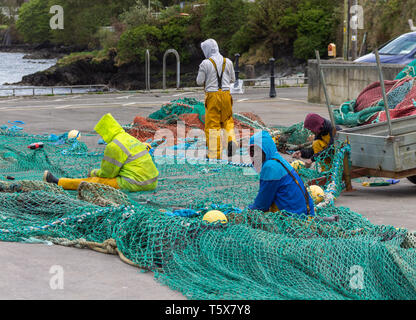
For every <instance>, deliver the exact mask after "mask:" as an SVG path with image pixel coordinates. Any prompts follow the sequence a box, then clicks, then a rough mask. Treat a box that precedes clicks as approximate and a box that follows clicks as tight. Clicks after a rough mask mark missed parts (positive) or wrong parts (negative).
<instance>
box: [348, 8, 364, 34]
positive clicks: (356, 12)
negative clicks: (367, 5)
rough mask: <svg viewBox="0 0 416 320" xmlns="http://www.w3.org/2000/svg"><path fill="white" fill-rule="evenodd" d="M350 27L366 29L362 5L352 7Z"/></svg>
mask: <svg viewBox="0 0 416 320" xmlns="http://www.w3.org/2000/svg"><path fill="white" fill-rule="evenodd" d="M350 14H351V19H350V28H351V29H353V30H357V29H364V9H363V7H362V6H360V5H354V6H351V8H350Z"/></svg>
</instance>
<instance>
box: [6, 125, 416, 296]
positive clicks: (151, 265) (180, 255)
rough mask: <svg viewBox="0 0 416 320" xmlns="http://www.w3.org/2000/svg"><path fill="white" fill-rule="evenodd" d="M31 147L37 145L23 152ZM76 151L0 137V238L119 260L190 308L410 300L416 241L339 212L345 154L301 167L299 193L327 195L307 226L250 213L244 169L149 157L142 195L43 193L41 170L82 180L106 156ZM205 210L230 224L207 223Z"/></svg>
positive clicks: (97, 188)
mask: <svg viewBox="0 0 416 320" xmlns="http://www.w3.org/2000/svg"><path fill="white" fill-rule="evenodd" d="M299 128H300V127H299ZM282 130H284V128H282ZM293 134H295V137H293V139H295V140H296V139H299V141H304V140H307V139H308V138H307V135H306V134H305V135H303V134H302V133H301V132H296V130H294V131H293ZM97 138H98V137H97ZM34 142H43V143H44V147H43V148H41V149H35V150H32V149H29V148H27V146H28V145H30V144H32V143H34ZM79 143H80V145H79V146H77V145H74V143H73V142H68V143H65V144H63V145H56V144H54V142H51V141H50V140H48V137H46V136H34V135H29V134H23V133H20V134H16V133H13V134H10V133H9V132H0V177H1V181H0V201H1V203H2V205H1V206H0V240H2V241H18V242H31V243H36V242H40V241H48V242H52V243H55V244H59V245H63V246H74V247H78V248H91V249H94V250H97V251H100V252H106V253H113V254H118V255H119V256H120V258H122V259H123V260H124V261H127V262H129V263H130V264H132V265H134V266H137V267H140V268H143V269H146V270H151V271H153V272H154V273H155V277H156V278H157V279H158V280H159V281H160V282H161V283H163V284H166V285H168V286H169V287H170V288H172V289H174V290H178V291H180V292H182V293H183V294H184V295H185V296H186V297H188V298H190V299H415V298H416V283H415V279H416V277H415V272H416V270H415V267H414V266H415V265H416V249H415V246H416V241H415V235H413V234H411V233H409V232H408V231H407V230H405V229H396V228H394V227H392V226H383V225H381V226H377V225H373V224H372V223H370V222H369V221H368V220H367V219H365V218H363V217H362V216H361V215H360V214H358V213H355V212H352V211H351V210H349V209H348V208H338V207H336V206H335V204H334V201H333V200H334V198H336V196H338V195H339V193H340V192H341V191H342V189H343V185H342V172H343V163H344V162H343V161H344V159H345V156H346V155H348V152H349V149H348V145H344V144H341V143H336V144H334V146H333V147H332V148H331V149H329V150H327V153H325V154H322V155H321V157H320V158H319V159H318V161H317V163H316V166H315V167H314V168H312V169H306V168H301V169H299V173H300V175H301V177H302V179H303V180H304V182H305V184H311V183H313V184H320V185H321V186H322V187H323V189H325V192H326V198H325V201H323V202H322V203H321V204H322V205H318V206H317V207H316V214H317V218H314V219H304V218H296V217H294V216H293V215H291V214H290V213H288V212H278V213H263V212H257V211H250V210H248V209H247V206H248V205H249V204H250V203H251V202H252V201H253V200H254V198H255V196H256V194H257V192H258V188H259V176H258V175H257V174H256V173H255V172H254V170H253V169H252V168H250V167H249V166H248V165H246V164H245V163H244V162H242V163H230V162H227V161H206V160H205V159H193V160H192V161H190V160H185V159H182V158H179V157H175V156H172V157H155V158H154V161H155V164H156V166H157V168H158V170H159V172H160V176H159V185H158V188H157V189H156V190H155V191H151V192H142V193H124V192H121V191H119V190H115V189H112V188H109V187H105V186H101V185H91V184H87V183H83V184H81V186H80V188H79V190H78V191H77V192H68V191H64V190H62V189H61V188H60V187H57V186H54V185H50V184H47V183H43V182H42V181H41V180H42V174H43V170H51V171H53V172H54V173H55V174H56V175H57V176H59V177H62V176H69V177H80V176H83V175H85V174H84V173H85V172H86V171H87V170H88V169H89V168H92V167H98V166H99V164H100V161H101V157H102V150H101V149H100V148H94V150H93V151H91V149H89V148H88V147H87V146H86V145H84V144H82V142H79ZM11 176H13V179H14V180H10V177H11ZM7 177H9V178H7ZM212 209H217V210H221V211H222V212H224V213H225V214H226V216H227V219H228V222H227V223H221V222H216V223H211V224H210V223H207V222H206V221H204V220H203V216H204V214H205V213H206V212H207V211H209V210H212ZM184 212H185V213H187V214H186V215H184V214H180V213H184ZM334 216H337V217H338V218H337V219H336V220H325V219H324V218H330V217H334Z"/></svg>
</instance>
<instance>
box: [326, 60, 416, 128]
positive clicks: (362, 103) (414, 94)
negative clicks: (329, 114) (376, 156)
mask: <svg viewBox="0 0 416 320" xmlns="http://www.w3.org/2000/svg"><path fill="white" fill-rule="evenodd" d="M414 65H416V60H415V61H413V62H412V63H410V64H409V65H408V66H406V68H404V69H403V70H402V71H401V72H400V73H399V74H398V75H397V77H396V79H395V80H385V81H384V86H385V89H386V95H387V103H388V106H389V112H390V118H391V119H396V118H401V117H406V116H411V115H416V100H415V99H416V81H415V78H416V74H415V73H414ZM334 117H335V121H336V123H337V124H339V125H345V126H347V127H355V126H358V125H365V124H370V123H378V122H383V121H386V120H387V116H386V112H385V107H384V100H383V95H382V90H381V85H380V82H379V81H377V82H374V83H372V84H370V85H369V86H367V87H366V88H365V89H364V90H363V91H362V92H361V93H360V95H359V96H358V97H357V98H356V99H354V100H351V101H347V102H345V103H343V104H341V106H340V107H339V109H337V110H335V111H334Z"/></svg>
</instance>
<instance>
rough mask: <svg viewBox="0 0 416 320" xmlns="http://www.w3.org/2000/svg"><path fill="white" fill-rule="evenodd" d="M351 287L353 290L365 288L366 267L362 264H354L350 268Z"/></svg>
mask: <svg viewBox="0 0 416 320" xmlns="http://www.w3.org/2000/svg"><path fill="white" fill-rule="evenodd" d="M350 276H351V278H350V288H351V289H353V290H363V289H364V269H363V267H361V266H358V265H354V266H352V267H351V268H350Z"/></svg>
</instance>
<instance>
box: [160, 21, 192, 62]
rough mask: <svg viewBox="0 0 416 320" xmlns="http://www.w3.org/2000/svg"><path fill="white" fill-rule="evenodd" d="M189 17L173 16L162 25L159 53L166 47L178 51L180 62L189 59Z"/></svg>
mask: <svg viewBox="0 0 416 320" xmlns="http://www.w3.org/2000/svg"><path fill="white" fill-rule="evenodd" d="M189 23H190V18H188V17H174V18H171V19H169V21H168V22H167V23H166V24H165V25H164V26H163V27H162V38H161V43H160V47H159V48H160V50H161V53H164V52H165V51H166V50H168V49H171V48H172V49H175V50H177V51H178V53H179V55H180V57H181V60H182V62H186V61H188V60H189V57H190V53H189V50H188V43H187V42H188V35H189V34H188V28H189Z"/></svg>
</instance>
